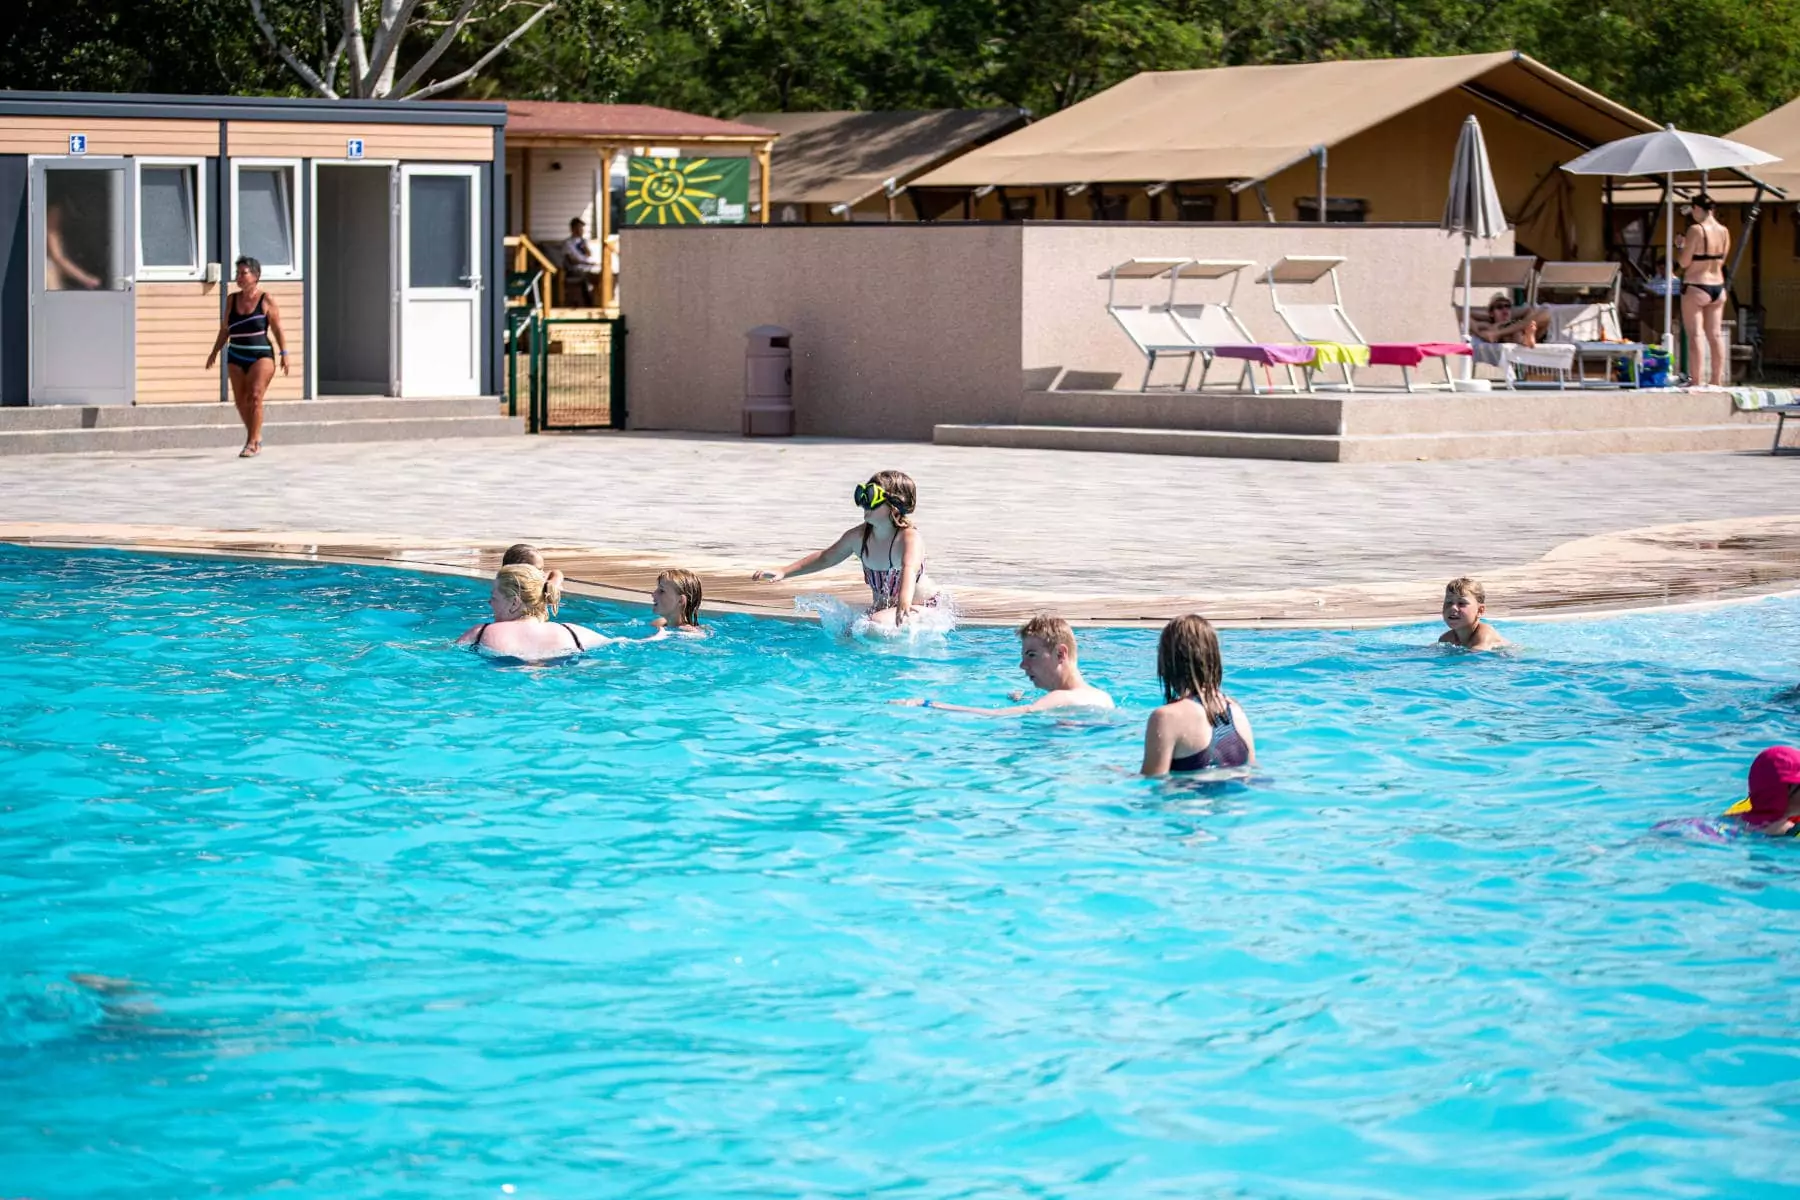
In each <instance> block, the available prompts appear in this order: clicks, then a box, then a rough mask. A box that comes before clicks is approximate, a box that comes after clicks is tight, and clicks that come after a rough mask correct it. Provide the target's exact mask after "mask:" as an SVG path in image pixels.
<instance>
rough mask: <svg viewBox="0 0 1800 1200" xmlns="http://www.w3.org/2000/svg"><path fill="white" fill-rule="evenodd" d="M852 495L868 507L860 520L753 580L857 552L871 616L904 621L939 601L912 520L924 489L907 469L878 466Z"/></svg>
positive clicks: (774, 578) (828, 563)
mask: <svg viewBox="0 0 1800 1200" xmlns="http://www.w3.org/2000/svg"><path fill="white" fill-rule="evenodd" d="M852 498H853V499H854V500H855V501H856V506H857V507H858V508H860V509H862V510H863V520H862V523H861V524H860V525H852V526H851V527H850V528H848V529H846V530H844V532H843V534H842V535H841V536H839V538H838V539H837V541H835V542H833V543H831V545H829V546H827V547H825V549H823V550H815V551H813V552H812V553H811V554H808V555H806V556H805V557H804V558H799V559H796V560H794V561H793V562H791V563H789V564H788V565H787V566H785V567H778V568H776V569H774V570H768V571H758V572H756V573H755V574H753V575H752V576H751V578H752V579H754V580H757V581H759V582H764V583H777V582H780V581H781V580H783V579H790V578H792V577H793V576H795V575H811V574H812V573H813V572H815V571H823V570H825V569H826V568H827V567H835V566H836V565H837V564H839V563H841V562H843V561H844V560H845V559H847V558H849V557H850V556H851V555H852V554H854V555H856V557H857V559H858V561H860V562H861V564H862V573H863V582H864V583H866V584H868V585H869V594H870V604H869V621H870V623H871V624H874V625H889V626H895V625H901V624H904V623H905V621H906V619H907V618H908V617H910V616H916V615H917V614H918V613H919V612H920V611H921V610H923V609H926V608H931V607H934V606H935V605H936V604H937V602H938V589H937V585H936V584H934V583H932V582H931V580H930V579H929V578H928V577H927V576H926V574H925V537H924V535H923V534H921V533H920V532H919V530H918V527H917V526H915V525H914V524H913V523H912V520H911V518H912V513H913V508H914V507H915V506H916V505H917V503H918V488H917V487H915V486H914V484H913V481H912V479H911V477H910V476H908V475H907V474H906V473H905V472H903V471H877V472H875V474H873V475H871V476H870V477H869V479H868V482H866V483H859V484H857V485H856V489H855V491H854V492H853V493H852Z"/></svg>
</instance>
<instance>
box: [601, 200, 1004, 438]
mask: <svg viewBox="0 0 1800 1200" xmlns="http://www.w3.org/2000/svg"><path fill="white" fill-rule="evenodd" d="M1022 232H1023V231H1022V230H1021V228H1020V227H1018V226H991V225H988V226H984V225H967V224H964V225H957V226H936V225H916V224H915V225H856V224H850V223H839V224H834V225H787V226H783V225H767V226H754V227H737V228H724V227H713V228H687V229H637V228H628V229H626V230H625V231H624V232H623V235H622V237H623V245H622V246H621V248H620V258H621V260H622V261H624V262H626V263H628V264H629V266H628V267H627V268H626V271H627V274H626V279H627V283H626V286H625V288H624V290H623V293H622V294H623V297H624V300H623V302H624V306H625V308H624V311H625V318H626V322H627V328H628V329H629V331H630V342H629V353H628V356H627V360H626V361H627V369H628V370H629V372H630V382H629V388H630V390H629V392H628V397H629V400H628V408H629V411H630V423H631V426H632V428H634V429H684V430H697V431H707V432H721V433H735V432H737V431H738V430H739V429H740V428H741V419H740V412H741V406H742V403H743V392H744V350H745V340H744V334H745V332H746V331H747V330H749V329H751V328H752V327H754V326H757V325H780V326H783V327H785V328H786V329H788V330H790V331H792V333H793V344H794V403H795V408H796V410H797V424H798V431H799V432H800V433H803V434H817V435H829V436H837V437H863V438H902V439H914V440H919V441H929V440H930V438H931V430H932V426H934V425H936V424H938V423H939V422H955V421H977V422H979V421H1010V420H1012V419H1013V414H1014V413H1015V412H1016V410H1017V408H1018V403H1019V314H1020V308H1019V243H1020V238H1021V235H1022Z"/></svg>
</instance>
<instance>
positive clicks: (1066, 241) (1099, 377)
mask: <svg viewBox="0 0 1800 1200" xmlns="http://www.w3.org/2000/svg"><path fill="white" fill-rule="evenodd" d="M1024 237H1025V244H1024V251H1023V252H1024V264H1023V273H1024V290H1023V293H1022V297H1021V304H1022V307H1023V313H1022V324H1021V332H1022V336H1023V346H1022V353H1021V366H1022V367H1023V370H1024V387H1025V388H1026V389H1027V390H1042V389H1045V388H1049V387H1056V388H1061V389H1070V390H1083V389H1086V390H1095V389H1103V388H1113V387H1123V388H1132V389H1135V388H1136V387H1137V386H1138V384H1139V382H1140V381H1141V380H1142V379H1143V377H1144V358H1143V355H1141V354H1139V353H1138V352H1137V348H1136V347H1134V346H1133V345H1132V344H1131V342H1130V340H1129V339H1128V338H1126V336H1125V333H1124V331H1123V330H1121V329H1120V328H1119V327H1118V324H1117V323H1116V322H1114V321H1113V319H1112V318H1111V317H1109V316H1108V315H1107V314H1106V280H1104V279H1102V278H1099V276H1100V275H1102V274H1103V273H1104V272H1105V271H1106V270H1107V269H1108V268H1109V267H1111V266H1113V265H1114V264H1116V263H1121V262H1124V261H1125V260H1126V259H1128V258H1203V259H1204V258H1210V259H1234V260H1241V261H1248V262H1252V263H1255V264H1256V269H1257V270H1261V269H1262V268H1263V267H1266V266H1268V265H1269V264H1270V263H1273V262H1275V261H1276V260H1277V259H1279V258H1281V257H1282V256H1283V255H1287V254H1337V255H1342V256H1343V257H1344V259H1345V262H1344V265H1343V266H1342V267H1340V268H1339V269H1338V280H1339V283H1340V285H1341V286H1342V288H1343V292H1344V309H1345V311H1346V312H1347V313H1349V315H1350V319H1351V321H1353V322H1355V324H1356V327H1357V329H1359V330H1360V331H1361V332H1362V334H1363V336H1364V337H1366V338H1368V339H1369V340H1371V341H1376V342H1399V341H1457V340H1459V339H1460V337H1461V332H1460V328H1461V327H1460V325H1459V323H1458V320H1457V318H1456V316H1455V313H1454V311H1453V309H1452V307H1451V304H1450V300H1451V295H1452V293H1451V284H1452V280H1453V277H1454V270H1455V269H1456V268H1457V267H1459V266H1460V265H1461V263H1462V257H1463V243H1462V239H1461V238H1460V237H1450V236H1447V235H1445V234H1444V233H1442V232H1440V231H1438V230H1436V229H1430V228H1422V227H1419V226H1365V225H1329V224H1327V225H1247V224H1239V225H1105V224H1083V225H1026V226H1024ZM1475 253H1476V254H1478V255H1481V254H1510V253H1512V235H1511V234H1510V233H1507V234H1503V235H1501V236H1500V237H1497V238H1494V239H1493V240H1492V241H1491V242H1487V243H1484V242H1479V241H1478V242H1477V243H1476V244H1475ZM1249 274H1250V273H1249V272H1246V273H1245V276H1246V277H1244V278H1243V279H1242V280H1241V281H1240V282H1239V284H1238V289H1237V297H1236V299H1235V300H1234V301H1233V304H1232V309H1233V311H1234V312H1236V313H1237V315H1238V317H1239V319H1240V320H1242V321H1243V322H1244V324H1245V325H1246V326H1247V327H1248V328H1249V330H1250V332H1251V334H1252V335H1254V336H1255V337H1257V338H1259V339H1261V340H1264V341H1269V342H1292V341H1293V340H1294V338H1293V335H1292V334H1291V333H1289V332H1288V330H1287V327H1286V326H1285V325H1283V324H1282V323H1281V318H1280V317H1278V316H1277V315H1276V314H1275V309H1274V306H1273V305H1272V304H1271V303H1270V299H1269V289H1268V286H1267V285H1266V284H1263V283H1259V282H1256V281H1255V280H1253V279H1252V278H1249V277H1248V276H1249ZM1168 287H1169V284H1168V281H1167V280H1162V281H1156V280H1132V281H1122V282H1120V284H1119V299H1120V300H1121V302H1133V303H1148V302H1159V301H1161V300H1162V299H1163V298H1164V297H1165V296H1166V295H1167V294H1168ZM1230 290H1231V284H1230V281H1229V280H1217V281H1208V280H1183V281H1182V284H1181V292H1180V293H1179V297H1178V298H1185V299H1191V300H1194V301H1222V300H1224V299H1225V298H1226V296H1227V295H1229V294H1230ZM1282 298H1283V299H1284V300H1288V301H1297V302H1318V301H1327V300H1329V299H1330V298H1331V285H1330V284H1329V283H1328V282H1326V281H1320V282H1319V283H1318V284H1315V285H1313V286H1311V287H1308V288H1286V287H1284V288H1283V289H1282ZM1184 365H1185V364H1184V363H1183V362H1182V361H1180V360H1177V361H1174V362H1171V363H1170V364H1169V365H1163V364H1161V363H1159V364H1158V366H1157V368H1156V371H1157V373H1156V375H1155V377H1154V378H1153V380H1152V383H1153V384H1154V383H1156V382H1165V383H1177V382H1179V381H1180V379H1181V372H1182V369H1183V366H1184ZM1238 369H1239V365H1238V364H1236V363H1220V364H1218V365H1217V366H1216V367H1215V368H1214V372H1213V374H1214V376H1215V377H1216V378H1220V379H1229V378H1231V377H1233V376H1235V374H1236V372H1237V370H1238ZM1420 371H1422V372H1424V373H1425V374H1426V375H1427V376H1428V377H1435V378H1441V377H1442V373H1441V370H1439V369H1438V367H1437V364H1435V363H1429V362H1428V363H1426V364H1424V365H1423V366H1422V367H1421V368H1420ZM1357 380H1358V382H1359V383H1360V382H1367V383H1369V384H1370V385H1371V386H1388V385H1392V386H1398V385H1399V383H1400V372H1399V370H1398V369H1397V368H1378V369H1370V370H1366V371H1359V372H1357Z"/></svg>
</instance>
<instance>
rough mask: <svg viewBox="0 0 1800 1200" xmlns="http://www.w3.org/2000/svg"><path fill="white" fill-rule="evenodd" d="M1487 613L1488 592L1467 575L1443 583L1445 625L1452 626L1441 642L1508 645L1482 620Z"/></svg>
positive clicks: (1472, 646)
mask: <svg viewBox="0 0 1800 1200" xmlns="http://www.w3.org/2000/svg"><path fill="white" fill-rule="evenodd" d="M1486 612H1487V591H1486V590H1485V589H1484V588H1483V587H1482V586H1481V584H1479V583H1477V582H1476V581H1475V580H1473V579H1470V578H1469V577H1468V576H1467V575H1464V576H1462V577H1460V578H1457V579H1452V580H1451V581H1450V582H1449V583H1447V584H1445V585H1444V624H1446V625H1448V626H1449V627H1450V628H1449V629H1447V630H1445V631H1444V636H1443V637H1440V638H1439V639H1438V641H1439V642H1440V643H1442V644H1445V645H1450V646H1461V647H1462V648H1463V649H1465V650H1498V649H1500V648H1501V647H1502V646H1505V645H1506V644H1507V641H1506V639H1505V638H1503V637H1501V636H1500V634H1499V631H1497V630H1496V629H1495V628H1494V627H1493V626H1492V625H1489V624H1488V623H1487V622H1486V621H1484V620H1482V619H1481V618H1482V616H1483V615H1484V614H1485V613H1486Z"/></svg>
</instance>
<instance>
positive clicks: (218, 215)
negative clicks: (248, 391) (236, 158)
mask: <svg viewBox="0 0 1800 1200" xmlns="http://www.w3.org/2000/svg"><path fill="white" fill-rule="evenodd" d="M230 148H231V122H230V121H220V122H219V190H218V193H217V195H218V203H217V204H215V205H214V206H213V227H214V228H216V229H217V230H218V231H219V259H218V262H219V322H220V324H223V323H224V321H225V306H226V305H227V304H229V303H230V302H231V153H230ZM208 261H209V262H210V261H212V260H210V259H209V260H208ZM219 403H220V404H230V403H231V370H230V368H229V367H228V366H226V363H225V355H224V353H223V352H221V353H220V354H219Z"/></svg>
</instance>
